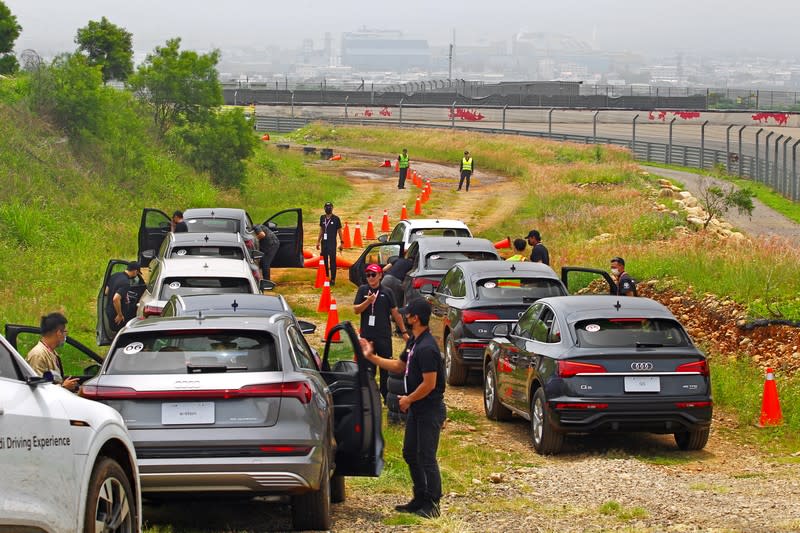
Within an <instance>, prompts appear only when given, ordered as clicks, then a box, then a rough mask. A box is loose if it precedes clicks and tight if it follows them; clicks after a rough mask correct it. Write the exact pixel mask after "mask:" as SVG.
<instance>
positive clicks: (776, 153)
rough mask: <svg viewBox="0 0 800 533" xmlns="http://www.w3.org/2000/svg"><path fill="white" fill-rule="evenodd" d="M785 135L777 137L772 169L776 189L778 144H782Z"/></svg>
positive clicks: (773, 183)
mask: <svg viewBox="0 0 800 533" xmlns="http://www.w3.org/2000/svg"><path fill="white" fill-rule="evenodd" d="M783 137H784V135H783V134H780V135H778V137H776V138H775V157H774V158H773V159H774V160H775V164H774V168H773V169H772V180H771V183H772V187H773V188H774V189H775V190H778V144H780V142H781V139H783Z"/></svg>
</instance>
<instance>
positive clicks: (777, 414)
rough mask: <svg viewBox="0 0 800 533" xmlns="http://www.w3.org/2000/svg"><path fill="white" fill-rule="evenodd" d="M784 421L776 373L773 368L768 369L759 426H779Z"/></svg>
mask: <svg viewBox="0 0 800 533" xmlns="http://www.w3.org/2000/svg"><path fill="white" fill-rule="evenodd" d="M782 422H783V414H782V413H781V403H780V401H779V400H778V386H777V385H776V384H775V375H774V374H773V373H772V369H771V368H768V369H767V377H766V379H765V380H764V396H763V398H762V400H761V418H760V419H759V421H758V427H762V428H763V427H768V426H779V425H780V424H781V423H782Z"/></svg>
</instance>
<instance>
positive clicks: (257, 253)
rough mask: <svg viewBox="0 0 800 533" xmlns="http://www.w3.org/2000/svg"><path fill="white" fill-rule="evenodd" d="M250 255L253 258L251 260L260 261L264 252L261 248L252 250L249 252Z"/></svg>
mask: <svg viewBox="0 0 800 533" xmlns="http://www.w3.org/2000/svg"><path fill="white" fill-rule="evenodd" d="M250 257H252V258H253V261H261V258H262V257H264V252H262V251H261V250H253V251H252V252H250Z"/></svg>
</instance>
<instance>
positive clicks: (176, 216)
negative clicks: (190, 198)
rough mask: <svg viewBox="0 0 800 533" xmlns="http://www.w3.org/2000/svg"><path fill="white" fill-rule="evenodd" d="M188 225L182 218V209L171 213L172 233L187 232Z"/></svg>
mask: <svg viewBox="0 0 800 533" xmlns="http://www.w3.org/2000/svg"><path fill="white" fill-rule="evenodd" d="M188 231H189V226H187V225H186V222H185V221H184V220H183V211H175V212H174V213H172V233H187V232H188Z"/></svg>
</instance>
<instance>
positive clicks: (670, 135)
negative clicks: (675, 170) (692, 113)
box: [667, 118, 678, 165]
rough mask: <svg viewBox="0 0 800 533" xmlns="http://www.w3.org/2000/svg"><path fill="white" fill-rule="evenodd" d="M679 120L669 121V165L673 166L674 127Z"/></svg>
mask: <svg viewBox="0 0 800 533" xmlns="http://www.w3.org/2000/svg"><path fill="white" fill-rule="evenodd" d="M676 120H678V119H677V118H673V119H672V120H670V121H669V146H668V147H667V164H668V165H671V164H672V125H673V124H675V121H676Z"/></svg>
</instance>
